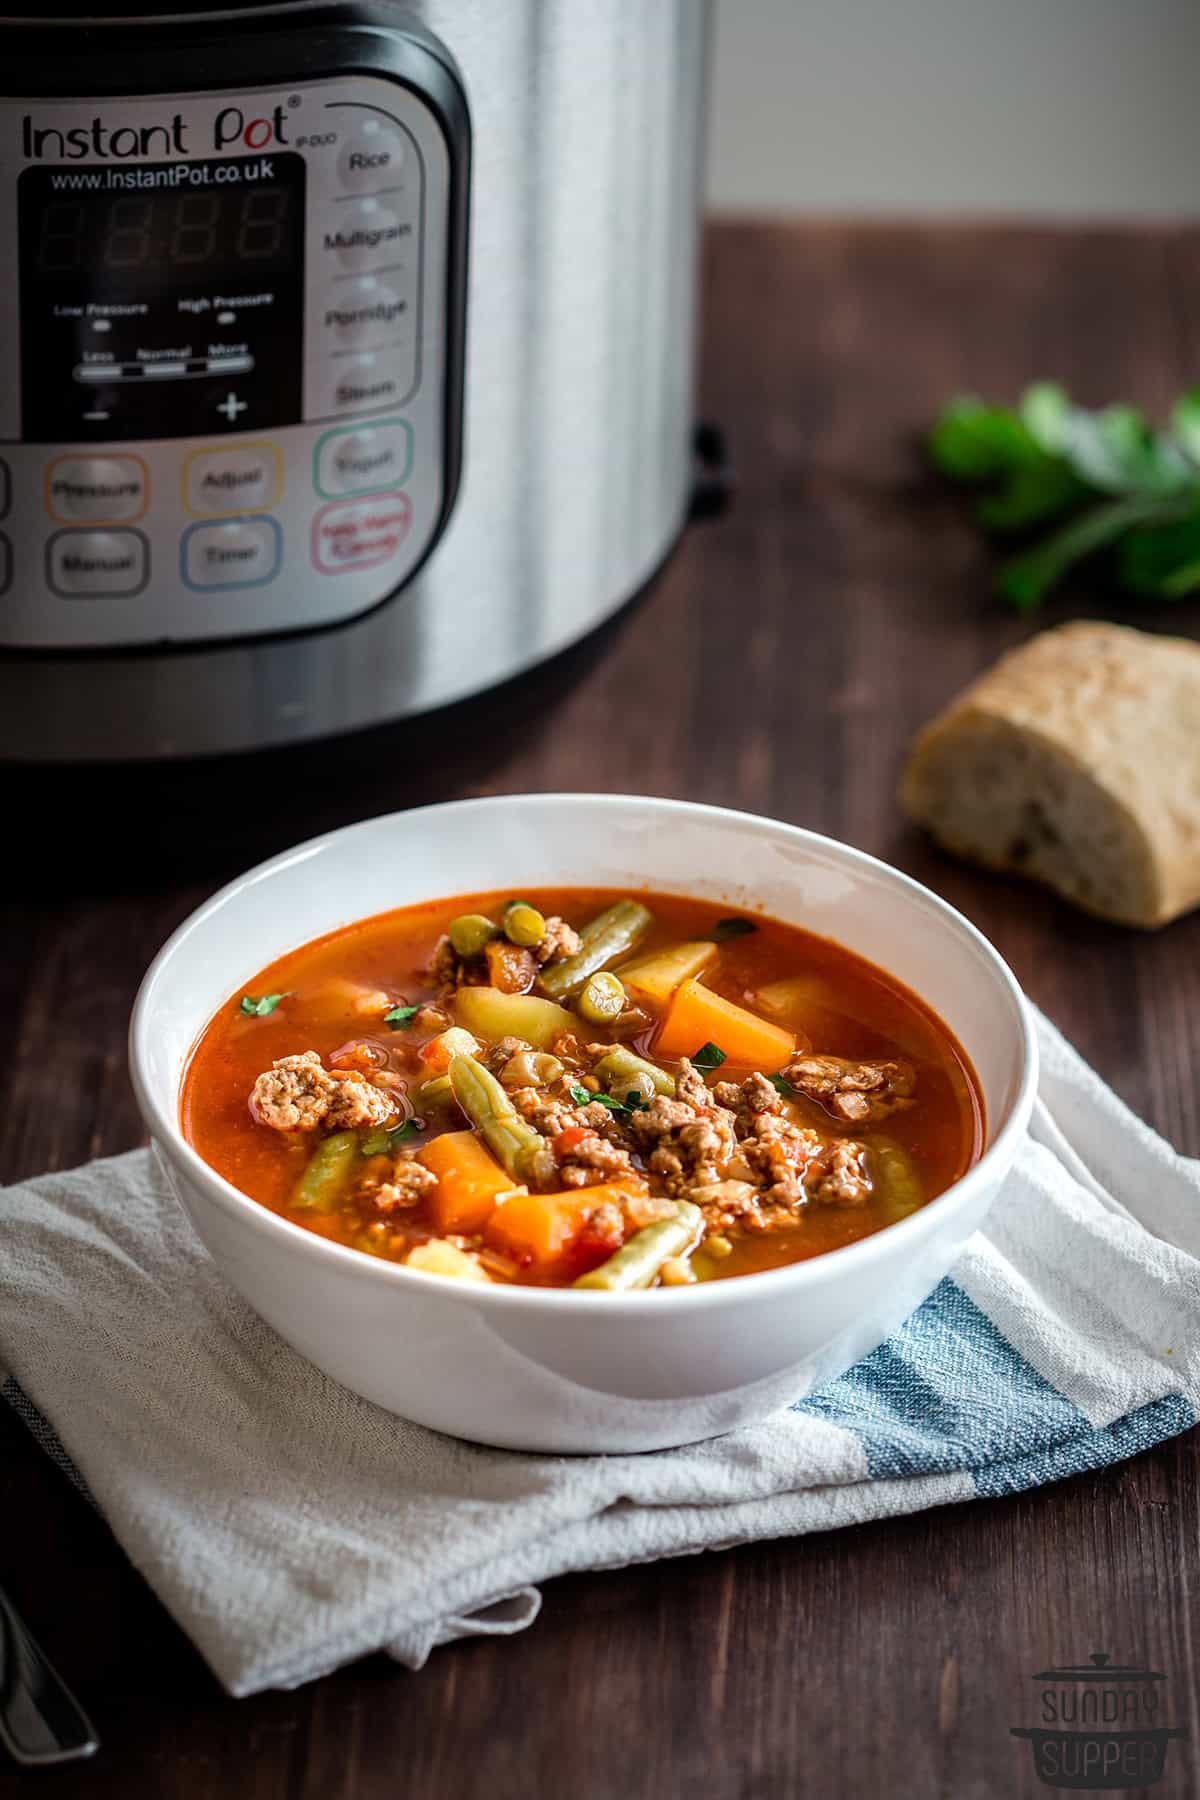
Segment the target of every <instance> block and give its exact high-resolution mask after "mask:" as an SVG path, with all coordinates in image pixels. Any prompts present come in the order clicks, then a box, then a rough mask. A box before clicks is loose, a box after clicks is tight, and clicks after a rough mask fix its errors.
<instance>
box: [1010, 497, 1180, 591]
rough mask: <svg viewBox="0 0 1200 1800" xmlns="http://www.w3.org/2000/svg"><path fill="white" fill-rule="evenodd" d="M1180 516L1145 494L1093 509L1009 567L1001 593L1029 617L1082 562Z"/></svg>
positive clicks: (1109, 502)
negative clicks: (1136, 530)
mask: <svg viewBox="0 0 1200 1800" xmlns="http://www.w3.org/2000/svg"><path fill="white" fill-rule="evenodd" d="M1177 510H1178V509H1177V507H1176V506H1174V505H1173V504H1170V503H1166V502H1164V501H1163V500H1162V499H1161V498H1158V497H1152V498H1148V497H1147V496H1146V495H1144V494H1127V495H1125V496H1124V498H1122V499H1120V500H1108V501H1105V502H1104V503H1103V504H1102V505H1100V506H1093V507H1092V508H1091V509H1090V510H1089V511H1088V512H1085V513H1082V514H1081V515H1080V516H1079V517H1078V518H1076V519H1072V520H1071V522H1070V523H1069V524H1067V525H1064V526H1063V527H1062V529H1061V531H1057V532H1055V533H1054V535H1053V536H1052V537H1049V538H1047V539H1046V541H1045V542H1044V543H1042V544H1039V545H1037V546H1036V547H1035V548H1034V549H1032V550H1030V551H1027V552H1026V554H1025V555H1023V556H1018V557H1015V558H1014V559H1013V560H1012V561H1011V562H1009V563H1006V564H1005V565H1004V567H1003V568H1002V569H1001V571H1000V575H999V579H998V582H997V585H998V587H999V589H1000V592H1001V593H1002V594H1005V595H1007V597H1008V599H1010V600H1011V601H1012V603H1013V605H1014V606H1016V607H1017V608H1018V609H1019V610H1020V611H1021V612H1031V611H1032V610H1033V609H1034V608H1035V607H1037V606H1040V605H1041V603H1042V601H1043V600H1044V599H1045V597H1046V595H1047V594H1048V593H1049V592H1050V590H1051V589H1052V588H1053V587H1055V586H1057V584H1058V583H1059V582H1060V581H1061V580H1062V578H1063V576H1064V575H1065V574H1066V573H1067V571H1068V570H1069V569H1071V568H1073V567H1074V565H1075V564H1076V563H1078V562H1081V561H1082V560H1083V559H1084V557H1087V556H1093V555H1094V554H1095V553H1096V551H1097V550H1104V549H1107V548H1108V546H1109V545H1111V544H1115V543H1117V542H1118V541H1119V540H1120V539H1121V538H1122V537H1123V536H1124V535H1125V533H1126V532H1127V531H1129V530H1131V529H1132V527H1133V526H1135V525H1145V524H1150V523H1153V522H1155V521H1162V522H1166V521H1167V520H1169V519H1171V518H1173V517H1175V516H1176V515H1177Z"/></svg>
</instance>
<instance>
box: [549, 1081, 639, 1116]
mask: <svg viewBox="0 0 1200 1800" xmlns="http://www.w3.org/2000/svg"><path fill="white" fill-rule="evenodd" d="M568 1092H569V1094H570V1096H571V1098H572V1100H573V1101H574V1102H575V1104H576V1106H590V1105H591V1103H592V1101H593V1100H598V1101H599V1102H600V1104H601V1106H607V1108H608V1110H609V1112H612V1113H635V1112H641V1110H642V1108H643V1107H644V1106H645V1104H646V1102H645V1101H644V1100H643V1099H642V1097H641V1095H640V1094H639V1093H638V1092H637V1090H636V1089H635V1090H634V1091H633V1092H632V1093H629V1094H626V1096H625V1098H624V1100H617V1099H614V1097H613V1096H612V1094H590V1093H589V1092H588V1090H587V1088H585V1087H571V1088H569V1089H568Z"/></svg>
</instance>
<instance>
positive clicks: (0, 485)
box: [0, 456, 12, 519]
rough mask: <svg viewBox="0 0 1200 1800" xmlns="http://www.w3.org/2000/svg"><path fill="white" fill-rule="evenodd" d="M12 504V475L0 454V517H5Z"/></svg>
mask: <svg viewBox="0 0 1200 1800" xmlns="http://www.w3.org/2000/svg"><path fill="white" fill-rule="evenodd" d="M11 505H12V475H11V474H10V473H9V467H8V464H7V463H6V462H5V460H4V458H3V457H2V456H0V519H7V517H8V509H9V507H10V506H11Z"/></svg>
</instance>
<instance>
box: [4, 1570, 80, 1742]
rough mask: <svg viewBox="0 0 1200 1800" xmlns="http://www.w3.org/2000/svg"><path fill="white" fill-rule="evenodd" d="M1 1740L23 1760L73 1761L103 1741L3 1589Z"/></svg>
mask: <svg viewBox="0 0 1200 1800" xmlns="http://www.w3.org/2000/svg"><path fill="white" fill-rule="evenodd" d="M0 1743H3V1745H4V1746H5V1748H6V1749H7V1750H8V1751H9V1752H10V1754H11V1755H12V1756H14V1757H15V1758H16V1760H17V1761H18V1762H19V1763H25V1764H30V1765H32V1764H35V1763H56V1762H70V1761H71V1760H72V1758H73V1757H77V1756H90V1755H91V1754H92V1752H93V1750H96V1749H98V1748H99V1743H100V1740H99V1738H98V1737H97V1736H96V1733H95V1732H94V1731H93V1730H92V1727H91V1724H90V1722H89V1720H88V1717H87V1714H86V1713H85V1712H84V1711H83V1708H82V1707H81V1706H80V1705H79V1702H78V1701H77V1700H76V1699H75V1697H74V1695H73V1694H72V1693H71V1691H70V1689H69V1688H68V1687H67V1686H66V1684H65V1683H64V1682H63V1680H62V1679H61V1677H60V1676H59V1675H58V1674H56V1672H55V1670H54V1669H53V1668H52V1667H51V1665H50V1663H48V1662H47V1660H46V1658H45V1656H44V1655H43V1654H42V1651H41V1649H40V1648H39V1646H38V1643H37V1640H36V1639H35V1638H34V1636H33V1634H32V1633H31V1632H30V1630H29V1628H28V1627H27V1626H26V1624H25V1623H24V1621H23V1620H22V1618H21V1616H20V1614H19V1613H18V1612H17V1609H16V1607H15V1606H14V1605H13V1603H12V1601H11V1600H10V1599H9V1598H8V1596H7V1594H6V1593H5V1592H4V1590H3V1588H0Z"/></svg>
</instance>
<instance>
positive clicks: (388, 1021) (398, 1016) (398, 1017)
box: [383, 1006, 421, 1031]
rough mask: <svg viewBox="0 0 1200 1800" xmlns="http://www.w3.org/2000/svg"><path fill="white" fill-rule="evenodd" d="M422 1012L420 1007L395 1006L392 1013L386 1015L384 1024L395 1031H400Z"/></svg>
mask: <svg viewBox="0 0 1200 1800" xmlns="http://www.w3.org/2000/svg"><path fill="white" fill-rule="evenodd" d="M420 1010H421V1009H420V1007H419V1006H393V1008H392V1010H391V1012H386V1013H384V1015H383V1022H384V1024H385V1025H390V1026H391V1028H392V1030H393V1031H399V1029H400V1027H401V1026H402V1025H407V1024H408V1022H409V1020H410V1019H412V1018H414V1017H415V1016H416V1014H417V1013H419V1012H420Z"/></svg>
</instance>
